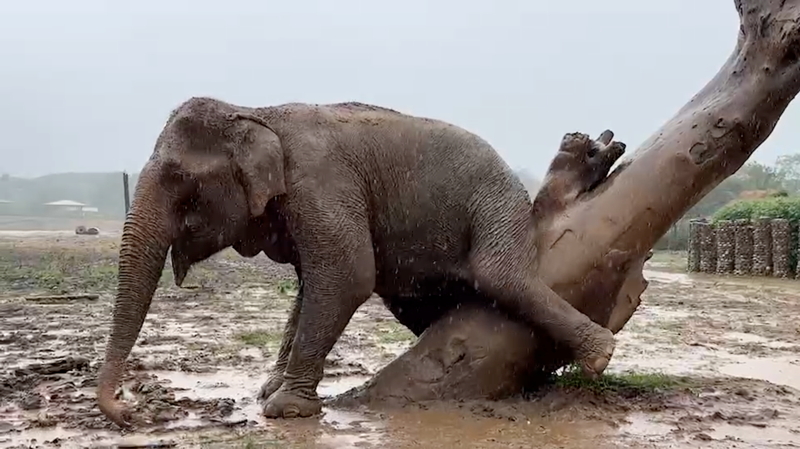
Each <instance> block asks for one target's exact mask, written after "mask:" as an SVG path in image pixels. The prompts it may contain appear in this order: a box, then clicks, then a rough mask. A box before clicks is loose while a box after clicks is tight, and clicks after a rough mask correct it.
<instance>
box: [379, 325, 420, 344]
mask: <svg viewBox="0 0 800 449" xmlns="http://www.w3.org/2000/svg"><path fill="white" fill-rule="evenodd" d="M377 335H378V341H379V342H380V343H384V344H395V343H404V342H407V341H411V340H414V339H415V338H416V336H414V334H413V333H412V332H411V331H410V330H408V328H406V327H405V326H403V325H402V324H400V323H398V322H397V321H384V322H382V323H380V324H379V325H378V332H377Z"/></svg>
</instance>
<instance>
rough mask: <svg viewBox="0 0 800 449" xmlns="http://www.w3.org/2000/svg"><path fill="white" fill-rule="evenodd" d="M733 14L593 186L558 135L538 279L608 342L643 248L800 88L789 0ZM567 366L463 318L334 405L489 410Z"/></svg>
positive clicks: (479, 318) (502, 318)
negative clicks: (657, 120) (700, 65)
mask: <svg viewBox="0 0 800 449" xmlns="http://www.w3.org/2000/svg"><path fill="white" fill-rule="evenodd" d="M735 4H736V8H737V10H738V11H739V16H740V18H741V27H740V32H739V36H738V40H737V44H736V48H735V50H734V52H733V54H732V55H731V57H730V58H729V59H728V61H727V62H726V63H725V65H724V66H723V67H722V68H721V69H720V71H719V72H718V73H717V75H716V76H715V77H714V78H713V79H712V80H711V81H710V82H709V83H708V84H707V85H706V86H705V87H704V88H703V89H702V90H701V91H700V92H699V93H698V94H697V95H695V96H694V98H692V99H691V100H690V101H689V102H688V103H687V104H686V105H685V106H684V107H683V108H682V109H681V110H680V111H678V113H677V114H676V115H675V116H674V117H673V118H672V119H671V120H669V121H668V122H667V123H666V124H665V125H664V126H662V128H661V129H659V130H658V131H657V132H656V133H655V134H654V135H653V136H652V137H651V138H650V139H649V140H647V141H646V142H645V143H643V144H642V146H641V147H640V148H639V149H638V150H637V151H636V152H635V153H633V155H632V157H630V158H629V159H628V160H624V161H622V163H621V164H619V166H618V167H617V168H616V169H615V170H614V171H613V172H612V173H611V174H609V175H608V176H607V177H606V176H605V175H606V174H607V173H608V171H609V169H610V166H611V165H612V164H613V163H614V162H615V160H611V161H607V162H608V164H607V166H604V167H601V168H600V169H601V170H603V172H602V173H601V175H603V176H602V178H604V179H603V180H602V182H599V183H598V182H597V170H598V167H596V166H595V167H593V166H589V164H590V162H589V159H588V158H587V157H586V156H587V155H586V154H585V151H588V147H589V145H581V144H580V142H585V141H586V139H585V136H580V135H576V134H570V135H567V136H566V137H565V138H564V140H563V141H562V143H561V148H560V149H559V152H558V153H557V155H556V158H555V159H554V161H553V163H551V165H550V168H549V171H548V175H547V177H546V178H545V180H544V182H543V185H542V187H541V189H540V190H539V192H538V193H537V196H536V199H535V200H534V210H535V213H536V214H537V215H538V218H539V221H538V223H539V226H540V230H539V236H538V239H539V254H538V257H539V276H541V277H542V279H543V280H544V281H545V282H546V283H547V284H548V285H550V287H552V288H553V289H554V290H555V291H556V292H557V293H559V294H560V295H561V296H562V297H564V298H565V299H566V300H567V301H569V302H570V303H571V304H573V305H574V306H575V307H576V308H578V309H579V310H581V311H582V312H583V313H585V314H587V315H588V316H589V317H591V318H592V319H593V320H594V321H596V322H597V323H599V324H602V325H604V326H606V327H608V328H609V329H611V330H612V331H613V332H615V333H616V332H618V331H619V330H620V329H622V327H623V326H624V325H625V323H627V321H628V320H629V319H630V317H631V316H632V315H633V313H634V311H635V310H636V308H637V307H638V305H639V302H640V295H641V294H642V293H643V292H644V290H645V288H646V287H647V281H646V280H644V277H643V275H642V266H643V264H644V262H645V261H646V260H647V259H648V258H649V255H650V254H652V253H651V252H650V248H652V246H653V245H654V244H655V242H656V241H657V240H658V239H659V238H660V237H661V236H662V235H663V234H664V233H665V232H666V231H667V230H668V229H669V227H670V226H671V225H672V224H673V223H674V222H676V221H677V220H678V219H680V218H681V216H683V214H684V213H686V211H687V210H689V209H690V208H691V207H692V206H693V205H695V204H696V203H697V202H698V201H699V200H700V199H701V198H702V197H703V196H705V194H707V193H708V192H709V191H711V190H712V189H713V188H714V187H716V186H717V185H718V184H719V183H720V182H722V181H723V180H724V179H725V178H727V177H728V176H730V175H732V174H733V173H735V172H736V171H737V170H738V169H739V168H740V167H741V166H742V165H743V164H744V163H745V162H746V161H747V159H748V158H749V157H750V155H751V154H752V153H753V151H755V149H756V148H758V146H759V145H761V143H762V142H764V140H765V139H766V138H767V137H768V136H769V135H770V134H771V132H772V130H773V129H774V127H775V125H776V124H777V122H778V120H779V118H780V116H781V115H782V114H783V112H784V110H785V109H786V107H787V106H788V105H789V103H790V102H791V101H792V99H794V97H795V96H796V95H797V93H798V90H800V0H735ZM654 87H657V86H654ZM605 138H608V136H605ZM581 139H583V140H581ZM601 140H603V138H601ZM608 140H610V139H608ZM565 158H566V159H568V160H569V161H571V162H572V163H564V160H565ZM576 162H577V163H576ZM590 178H591V179H590ZM489 303H490V302H489ZM568 362H570V359H569V357H568V356H567V354H566V352H565V351H564V350H563V348H558V347H555V346H554V344H553V342H552V341H551V340H550V339H549V338H548V337H547V336H546V335H542V334H541V333H534V332H531V330H530V329H529V328H527V327H526V326H524V325H523V324H521V323H518V322H516V321H514V320H511V319H510V318H509V317H508V316H506V315H504V314H502V313H500V312H498V311H495V310H492V309H491V308H489V307H488V306H487V307H483V306H481V305H469V306H463V307H460V308H457V309H454V310H451V311H450V312H449V313H448V314H446V315H445V316H444V317H443V318H442V319H440V320H438V321H437V322H435V323H433V324H432V325H431V326H430V327H429V328H428V329H427V330H426V331H425V332H424V333H423V334H422V335H421V336H420V338H419V340H418V341H417V343H416V344H415V345H414V346H413V347H412V348H410V349H409V350H408V351H407V352H406V353H405V354H403V355H401V356H400V357H398V358H397V359H396V360H394V361H393V362H391V363H390V364H389V365H387V366H386V367H384V368H383V369H382V370H381V371H380V372H379V373H378V374H376V376H375V377H374V378H373V379H372V380H371V381H370V382H368V383H367V384H366V385H364V386H363V387H361V388H359V389H356V390H354V391H351V392H348V393H345V394H344V395H341V396H339V397H338V398H336V399H335V402H337V403H339V404H348V403H353V402H356V403H371V402H375V403H385V402H387V401H392V400H396V401H412V402H416V401H424V400H436V399H497V398H502V397H506V396H510V395H513V394H516V393H519V392H520V391H522V390H523V389H524V388H525V387H526V386H528V385H530V384H531V383H536V382H537V381H539V380H541V379H542V377H541V375H546V374H549V373H550V372H552V371H554V370H555V369H557V368H558V367H560V366H563V365H564V364H566V363H568Z"/></svg>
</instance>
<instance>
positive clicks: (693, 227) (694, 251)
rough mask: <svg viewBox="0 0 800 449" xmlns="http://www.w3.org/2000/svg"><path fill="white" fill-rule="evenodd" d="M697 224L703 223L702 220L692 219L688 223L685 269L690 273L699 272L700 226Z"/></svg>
mask: <svg viewBox="0 0 800 449" xmlns="http://www.w3.org/2000/svg"><path fill="white" fill-rule="evenodd" d="M699 223H705V220H703V219H694V220H691V221H689V242H688V251H687V261H686V263H687V265H688V266H687V269H688V270H689V272H690V273H697V272H698V271H700V226H698V224H699Z"/></svg>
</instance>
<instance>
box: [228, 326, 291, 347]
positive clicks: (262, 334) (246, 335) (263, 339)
mask: <svg viewBox="0 0 800 449" xmlns="http://www.w3.org/2000/svg"><path fill="white" fill-rule="evenodd" d="M282 336H283V335H282V334H281V333H279V332H276V331H271V330H255V331H249V332H242V333H240V334H237V335H236V339H237V340H239V341H240V342H242V343H244V344H246V345H248V346H255V347H258V348H263V347H265V346H271V345H276V344H280V342H281V338H282Z"/></svg>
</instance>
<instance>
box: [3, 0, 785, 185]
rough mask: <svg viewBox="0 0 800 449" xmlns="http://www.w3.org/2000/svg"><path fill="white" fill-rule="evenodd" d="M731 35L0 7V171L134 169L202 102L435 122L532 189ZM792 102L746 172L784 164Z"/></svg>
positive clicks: (265, 5)
mask: <svg viewBox="0 0 800 449" xmlns="http://www.w3.org/2000/svg"><path fill="white" fill-rule="evenodd" d="M556 4H559V6H556ZM737 28H738V17H737V15H736V11H735V9H734V6H733V0H702V1H698V0H664V1H643V0H572V1H569V2H555V1H548V2H536V1H531V0H504V1H499V0H498V1H490V0H482V1H477V0H436V1H431V0H405V1H394V2H385V1H374V0H373V1H368V0H358V1H357V0H338V1H335V2H334V1H323V0H318V1H313V0H294V1H275V0H271V1H267V0H260V1H256V0H235V1H234V0H228V1H226V2H222V1H219V0H213V1H211V0H169V1H166V0H165V1H155V0H139V1H137V2H111V1H107V0H70V1H64V0H35V1H33V0H32V1H29V2H23V1H5V2H1V3H0V61H2V63H0V67H2V68H1V69H0V134H2V140H0V155H2V157H0V172H7V173H11V174H13V175H21V176H35V175H41V174H45V173H52V172H64V171H111V170H123V169H126V170H134V171H135V170H138V169H139V168H140V167H141V166H142V165H143V164H144V162H145V161H146V160H147V158H148V156H149V155H150V153H151V152H152V149H153V144H154V142H155V139H156V136H157V135H158V133H159V132H160V131H161V127H162V126H163V124H164V121H165V119H166V117H167V115H168V114H169V112H170V110H171V109H173V108H174V107H175V106H177V105H178V104H180V102H182V101H183V100H186V99H187V98H189V97H191V96H213V97H217V98H220V99H223V100H227V101H230V102H233V103H239V104H242V105H248V106H267V105H273V104H279V103H284V102H293V101H302V102H311V103H327V102H337V101H349V100H353V101H362V102H369V103H376V104H379V105H382V106H387V107H392V108H395V109H399V110H401V111H403V112H407V113H412V114H416V115H422V116H428V117H434V118H438V119H443V120H446V121H449V122H452V123H455V124H457V125H460V126H462V127H464V128H467V129H469V130H471V131H473V132H476V133H477V134H479V135H481V136H482V137H484V138H485V139H487V140H488V141H489V142H490V143H492V145H493V146H494V147H495V148H496V149H497V150H498V151H499V152H500V154H501V155H502V156H503V157H504V158H505V159H506V161H508V163H509V164H510V165H512V166H513V167H515V168H527V169H528V170H530V171H531V172H532V173H534V174H536V175H539V176H541V175H542V174H543V173H544V170H545V169H546V166H547V164H548V163H549V161H550V158H551V157H552V155H553V154H554V152H555V149H556V147H557V144H558V142H559V140H560V139H561V136H562V135H563V134H564V133H566V132H570V131H583V132H589V133H591V134H593V135H595V134H598V133H599V132H601V131H602V130H603V129H605V128H611V129H612V130H614V131H615V133H616V134H617V137H618V138H619V139H621V140H623V141H625V142H627V143H628V144H629V146H630V148H631V149H633V148H634V147H635V146H637V145H638V144H639V143H641V142H642V141H643V140H644V139H645V138H647V137H648V136H649V135H650V134H651V133H652V132H653V131H655V130H656V129H657V128H658V126H660V125H661V124H662V123H663V122H664V121H665V120H667V119H668V118H669V117H670V116H672V115H673V114H674V113H675V112H676V110H677V109H678V108H679V107H680V106H681V105H683V104H684V103H685V102H686V101H687V100H688V99H689V98H690V97H691V96H692V95H693V94H694V93H695V92H696V91H697V90H698V89H700V88H701V87H702V86H703V85H704V84H705V83H706V82H707V81H708V80H709V79H710V78H711V77H712V76H713V75H714V74H715V73H716V71H717V70H718V68H719V67H720V66H721V64H722V63H723V62H724V61H725V59H726V58H727V57H728V55H729V54H730V52H731V50H732V49H733V46H734V43H735V39H736V34H737ZM798 103H800V102H795V103H794V104H793V105H792V106H791V107H790V108H789V110H788V111H787V113H786V114H785V115H784V117H783V119H782V120H781V122H780V123H779V125H778V127H777V129H776V130H775V132H774V133H773V134H772V136H771V137H770V139H769V140H768V141H767V142H766V143H765V144H764V145H762V146H761V147H760V148H759V150H758V151H757V152H756V154H755V156H754V158H755V159H757V160H760V161H763V162H769V163H772V162H774V160H775V157H776V156H778V155H780V154H785V153H792V152H797V151H800V133H799V132H798V131H797V128H796V127H795V129H794V131H792V129H791V126H790V123H795V124H796V123H798V122H800V104H798Z"/></svg>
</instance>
